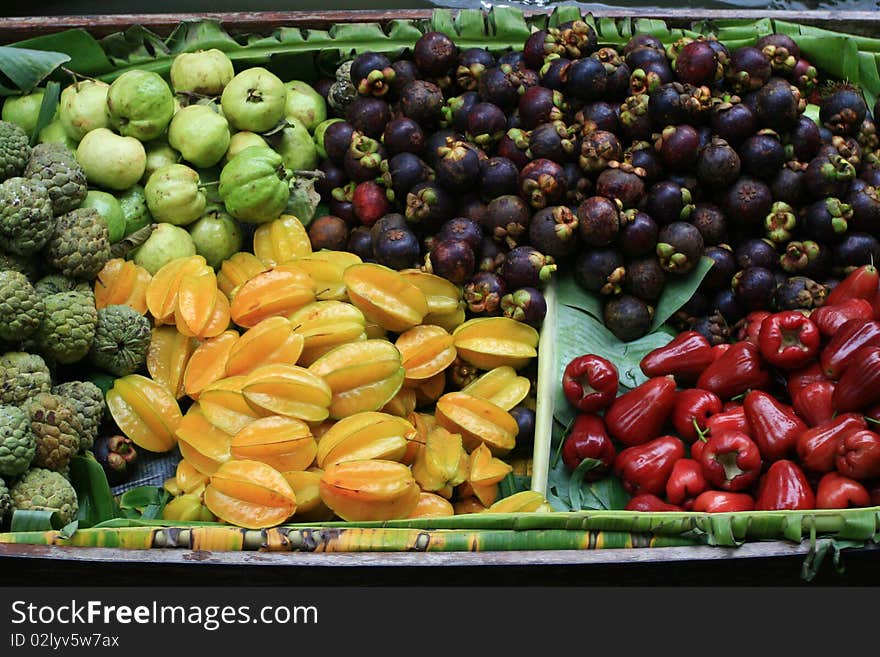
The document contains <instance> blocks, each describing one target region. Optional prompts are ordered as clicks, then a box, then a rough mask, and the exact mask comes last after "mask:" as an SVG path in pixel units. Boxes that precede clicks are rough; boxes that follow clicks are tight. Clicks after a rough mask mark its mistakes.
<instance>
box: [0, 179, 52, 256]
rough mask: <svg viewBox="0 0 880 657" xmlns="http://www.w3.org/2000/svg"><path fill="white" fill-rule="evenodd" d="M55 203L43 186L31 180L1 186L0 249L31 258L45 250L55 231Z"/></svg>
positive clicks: (1, 184) (11, 180)
mask: <svg viewBox="0 0 880 657" xmlns="http://www.w3.org/2000/svg"><path fill="white" fill-rule="evenodd" d="M55 223H56V222H55V217H54V215H53V214H52V201H51V199H50V198H49V192H48V191H47V190H46V188H45V187H43V185H42V184H41V183H40V182H38V181H36V180H30V179H28V178H21V177H15V178H9V179H8V180H4V181H3V182H2V183H0V247H2V249H3V250H4V251H8V252H10V253H15V254H17V255H22V256H31V255H34V254H36V253H37V252H38V251H39V250H40V249H42V248H43V247H44V246H45V245H46V244H47V243H48V240H49V238H50V237H51V235H52V231H53V230H54V229H55Z"/></svg>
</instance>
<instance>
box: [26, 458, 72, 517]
mask: <svg viewBox="0 0 880 657" xmlns="http://www.w3.org/2000/svg"><path fill="white" fill-rule="evenodd" d="M9 494H10V497H11V498H12V508H13V509H16V510H17V509H23V510H28V509H34V510H50V511H55V512H57V513H58V517H59V518H61V522H62V523H64V524H68V523H71V522H73V521H74V520H76V516H77V513H78V512H79V502H78V499H77V496H76V489H75V488H74V487H73V484H71V483H70V481H68V480H67V478H65V477H64V475H62V474H61V473H59V472H55V471H54V470H48V469H46V468H37V467H34V468H30V469H29V470H28V471H27V472H25V473H24V474H23V475H22V476H21V478H19V479H18V480H16V481H15V483H13V484H12V485H11V486H10V487H9Z"/></svg>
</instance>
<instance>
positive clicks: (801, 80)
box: [789, 57, 819, 97]
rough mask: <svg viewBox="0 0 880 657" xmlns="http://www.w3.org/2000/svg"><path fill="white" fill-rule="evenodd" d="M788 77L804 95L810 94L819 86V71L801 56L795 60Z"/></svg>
mask: <svg viewBox="0 0 880 657" xmlns="http://www.w3.org/2000/svg"><path fill="white" fill-rule="evenodd" d="M789 77H790V79H791V81H792V82H793V83H794V85H795V86H796V87H797V88H798V89H800V90H801V94H802V95H803V96H804V97H808V96H810V94H812V93H813V92H814V91H815V90H816V89H817V88H818V87H819V72H818V71H817V70H816V67H815V66H813V64H812V63H810V62H809V61H808V60H806V59H804V58H803V57H801V58H800V59H798V60H797V62H796V63H795V65H794V68H793V69H792V71H791V73H790V75H789Z"/></svg>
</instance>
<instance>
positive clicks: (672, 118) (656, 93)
mask: <svg viewBox="0 0 880 657" xmlns="http://www.w3.org/2000/svg"><path fill="white" fill-rule="evenodd" d="M686 95H687V93H686V91H685V88H684V86H683V85H682V84H681V83H679V82H670V83H668V84H661V85H660V86H659V87H657V88H656V89H654V90H653V91H651V92H650V93H649V94H648V113H649V114H650V115H651V122H652V123H653V124H654V126H655V127H656V128H657V129H658V130H662V129H663V128H665V127H666V126H671V125H679V124H681V123H685V122H686V121H687V118H688V112H687V109H685V106H684V102H683V98H684V97H686Z"/></svg>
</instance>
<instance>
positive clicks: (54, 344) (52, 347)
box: [32, 292, 98, 365]
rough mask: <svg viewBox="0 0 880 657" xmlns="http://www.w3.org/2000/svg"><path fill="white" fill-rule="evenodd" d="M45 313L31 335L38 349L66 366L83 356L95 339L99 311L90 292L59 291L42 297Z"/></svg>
mask: <svg viewBox="0 0 880 657" xmlns="http://www.w3.org/2000/svg"><path fill="white" fill-rule="evenodd" d="M43 303H44V305H45V312H44V314H43V321H42V322H40V327H39V328H38V329H37V331H36V333H34V335H33V338H32V340H33V343H34V345H35V347H36V349H37V351H38V352H39V353H40V354H42V355H43V356H44V357H46V358H47V359H49V360H52V361H55V362H58V363H61V364H63V365H69V364H71V363H76V362H78V361H80V360H82V359H83V358H85V357H86V356H87V355H88V353H89V349H90V348H91V346H92V340H94V338H95V327H96V325H97V323H98V311H97V310H96V309H95V297H94V295H93V294H92V293H91V292H88V293H86V292H58V293H57V294H52V295H50V296H48V297H46V298H45V299H44V302H43Z"/></svg>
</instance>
